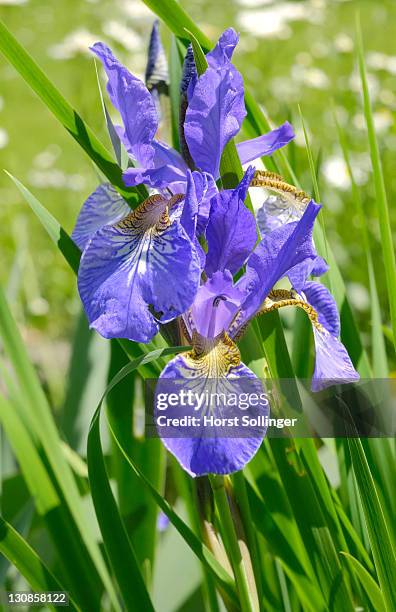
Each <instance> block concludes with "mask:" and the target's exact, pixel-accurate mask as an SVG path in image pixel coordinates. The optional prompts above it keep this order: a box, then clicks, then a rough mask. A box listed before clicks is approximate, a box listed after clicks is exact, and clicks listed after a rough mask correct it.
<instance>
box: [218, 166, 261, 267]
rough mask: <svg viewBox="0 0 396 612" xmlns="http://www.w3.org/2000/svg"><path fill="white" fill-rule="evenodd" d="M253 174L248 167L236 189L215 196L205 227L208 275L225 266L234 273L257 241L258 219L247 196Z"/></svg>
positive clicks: (251, 169)
mask: <svg viewBox="0 0 396 612" xmlns="http://www.w3.org/2000/svg"><path fill="white" fill-rule="evenodd" d="M253 173H254V169H253V168H249V169H248V170H247V172H246V174H245V176H244V178H243V179H242V181H241V183H240V184H239V185H238V187H237V188H236V189H234V190H224V191H221V192H220V193H219V194H218V195H216V196H215V197H214V198H213V199H212V202H211V212H210V217H209V223H208V226H207V228H206V239H207V242H208V253H207V256H206V272H207V274H213V273H214V272H215V271H216V270H220V271H224V270H226V269H227V270H229V271H230V272H231V273H232V274H235V273H236V272H237V271H238V270H239V269H240V267H241V266H242V265H243V263H244V262H245V261H246V259H247V257H248V255H250V253H251V252H252V249H253V247H254V245H255V243H256V240H257V229H256V220H255V218H254V215H253V214H252V213H251V212H250V210H248V209H247V208H246V206H245V204H244V199H245V197H246V192H247V188H248V186H249V183H250V180H251V178H252V175H253Z"/></svg>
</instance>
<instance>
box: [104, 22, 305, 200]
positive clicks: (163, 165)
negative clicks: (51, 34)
mask: <svg viewBox="0 0 396 612" xmlns="http://www.w3.org/2000/svg"><path fill="white" fill-rule="evenodd" d="M237 43H238V35H237V34H236V32H235V31H234V30H233V29H232V28H229V29H228V30H226V31H225V32H224V33H223V34H222V35H221V37H220V39H219V41H218V43H217V45H216V46H215V48H214V49H213V50H212V51H210V52H209V53H208V54H207V60H208V64H209V67H208V69H207V70H206V72H205V73H204V74H203V75H201V76H200V77H199V78H196V77H195V78H194V79H192V80H191V85H193V86H190V87H189V88H188V108H187V111H186V114H185V119H184V125H183V129H184V135H185V139H186V143H187V146H188V149H189V153H190V155H191V158H192V160H193V162H194V166H195V169H197V170H200V171H201V172H206V173H208V175H209V176H210V177H212V179H214V180H217V179H218V177H219V166H220V159H221V155H222V152H223V149H224V147H225V145H226V144H227V143H228V142H229V141H230V139H231V138H233V137H234V136H235V135H236V134H237V133H238V132H239V130H240V128H241V125H242V122H243V119H244V117H245V115H246V110H245V103H244V87H243V79H242V76H241V74H240V73H239V72H238V71H237V70H236V68H235V67H234V66H233V65H232V63H231V57H232V53H233V51H234V49H235V47H236V45H237ZM92 51H93V52H94V53H95V54H96V55H97V56H98V58H99V59H100V60H101V62H102V63H103V66H104V69H105V71H106V73H107V77H108V84H107V91H108V93H109V96H110V99H111V101H112V104H113V106H114V107H115V108H116V109H117V110H118V111H119V113H120V116H121V119H122V123H123V126H122V127H118V128H117V131H118V134H119V136H120V138H121V140H122V142H123V144H124V146H125V147H126V150H127V151H128V153H129V155H130V157H131V159H132V160H133V162H134V164H135V165H136V167H133V168H128V169H127V170H126V171H125V173H124V181H125V184H126V185H128V186H136V185H139V184H141V183H144V184H145V185H147V186H149V187H153V188H156V189H159V190H163V189H168V190H170V191H171V192H172V193H180V192H183V191H185V186H186V180H187V164H186V162H185V161H184V159H183V158H182V156H181V155H180V154H179V153H178V152H177V151H175V150H174V149H172V148H171V147H170V146H168V145H167V144H165V143H164V142H162V141H161V140H159V139H158V137H157V132H158V123H159V120H158V115H157V110H156V105H155V102H154V100H153V98H152V96H151V95H150V92H149V91H148V89H147V88H146V86H145V85H144V83H143V82H142V81H140V80H139V79H138V78H136V77H135V76H134V75H133V74H131V73H130V72H129V71H128V70H127V68H125V67H124V66H123V65H122V64H121V63H120V62H119V61H118V60H117V59H116V58H115V57H114V55H113V54H112V52H111V50H110V49H109V48H108V47H107V46H106V45H104V44H103V43H96V44H95V45H94V46H93V47H92ZM189 80H190V79H189ZM293 137H294V133H293V130H292V127H291V126H290V124H289V123H287V122H286V123H285V124H283V125H282V126H281V127H280V128H278V129H276V130H273V131H272V132H270V133H269V134H265V135H263V136H260V137H258V138H254V139H252V140H248V141H245V142H243V143H241V144H239V145H237V148H238V151H239V154H240V159H241V163H246V162H248V161H251V160H253V159H257V158H258V157H261V156H263V155H272V153H274V151H276V150H277V149H279V148H280V147H282V146H284V145H286V144H287V143H288V142H290V140H291V139H292V138H293ZM183 186H184V188H183Z"/></svg>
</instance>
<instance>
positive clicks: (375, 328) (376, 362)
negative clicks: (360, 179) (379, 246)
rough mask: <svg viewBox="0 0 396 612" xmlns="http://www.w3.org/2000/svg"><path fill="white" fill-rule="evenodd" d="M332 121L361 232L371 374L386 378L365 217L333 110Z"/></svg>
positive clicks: (341, 131)
mask: <svg viewBox="0 0 396 612" xmlns="http://www.w3.org/2000/svg"><path fill="white" fill-rule="evenodd" d="M333 114H334V121H335V124H336V128H337V132H338V139H339V141H340V145H341V149H342V153H343V156H344V160H345V164H346V167H347V170H348V174H349V178H350V181H351V188H352V198H353V202H354V204H355V207H356V212H357V215H358V218H359V225H360V231H361V234H362V243H363V248H364V251H365V254H366V260H367V271H368V281H369V292H370V304H371V344H372V350H373V358H372V363H373V374H374V376H375V377H376V378H386V377H387V376H388V372H389V370H388V362H387V356H386V349H385V339H384V335H383V332H382V317H381V307H380V302H379V298H378V291H377V283H376V280H375V272H374V262H373V258H372V254H371V246H370V238H369V233H368V230H367V224H366V218H365V215H364V210H363V204H362V199H361V197H360V191H359V189H358V186H357V184H356V181H355V177H354V174H353V170H352V165H351V160H350V156H349V147H348V143H347V139H346V134H345V131H344V130H343V129H342V128H341V125H340V123H339V121H338V118H337V115H336V113H335V111H334V113H333Z"/></svg>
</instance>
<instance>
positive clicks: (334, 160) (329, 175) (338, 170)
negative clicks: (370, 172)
mask: <svg viewBox="0 0 396 612" xmlns="http://www.w3.org/2000/svg"><path fill="white" fill-rule="evenodd" d="M322 172H323V175H324V176H325V178H326V181H327V182H328V183H329V184H330V185H332V186H333V187H337V189H342V190H346V189H349V186H350V184H351V183H350V179H349V174H348V168H347V166H346V163H345V161H344V159H343V158H342V157H341V156H338V155H334V156H333V157H329V158H327V159H326V160H325V161H324V163H323V167H322Z"/></svg>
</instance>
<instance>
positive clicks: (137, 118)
mask: <svg viewBox="0 0 396 612" xmlns="http://www.w3.org/2000/svg"><path fill="white" fill-rule="evenodd" d="M91 49H92V51H93V52H94V53H95V54H96V55H97V56H98V58H99V59H100V60H101V62H102V64H103V67H104V69H105V71H106V74H107V77H108V83H107V91H108V93H109V96H110V100H111V102H112V104H113V106H114V107H115V108H116V109H117V110H118V111H119V113H120V115H121V119H122V122H123V125H124V129H123V130H119V131H118V133H119V135H120V138H121V139H122V141H123V143H124V145H125V148H126V149H127V151H128V153H130V155H131V156H132V157H133V158H134V159H136V160H137V161H138V162H139V164H140V165H142V166H150V163H151V161H152V159H153V156H154V149H153V147H152V146H151V142H152V140H153V138H154V136H155V133H156V131H157V129H158V117H157V111H156V108H155V102H154V100H153V98H152V97H151V95H150V93H149V91H148V89H147V88H146V86H145V85H144V83H143V82H142V81H141V80H140V79H138V78H136V77H135V76H133V74H131V73H130V72H129V70H127V69H126V68H125V67H124V66H123V65H122V64H121V63H120V62H119V61H118V60H117V59H116V58H115V57H114V55H113V54H112V52H111V50H110V49H109V48H108V47H107V46H106V45H105V44H103V43H95V44H94V45H93V47H91Z"/></svg>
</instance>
